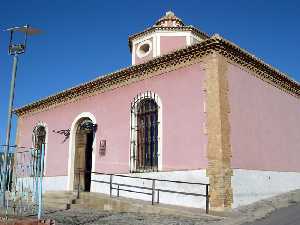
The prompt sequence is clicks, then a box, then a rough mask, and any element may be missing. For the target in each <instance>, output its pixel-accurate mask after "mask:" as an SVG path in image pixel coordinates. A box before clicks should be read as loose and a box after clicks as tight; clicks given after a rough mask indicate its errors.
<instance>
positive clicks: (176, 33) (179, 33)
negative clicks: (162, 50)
mask: <svg viewBox="0 0 300 225" xmlns="http://www.w3.org/2000/svg"><path fill="white" fill-rule="evenodd" d="M156 33H157V34H159V35H160V36H169V37H177V36H190V35H191V32H190V31H173V32H170V31H163V30H160V31H157V32H156Z"/></svg>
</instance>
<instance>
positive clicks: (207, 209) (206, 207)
mask: <svg viewBox="0 0 300 225" xmlns="http://www.w3.org/2000/svg"><path fill="white" fill-rule="evenodd" d="M205 188H206V204H205V211H206V214H208V212H209V193H208V184H206V185H205Z"/></svg>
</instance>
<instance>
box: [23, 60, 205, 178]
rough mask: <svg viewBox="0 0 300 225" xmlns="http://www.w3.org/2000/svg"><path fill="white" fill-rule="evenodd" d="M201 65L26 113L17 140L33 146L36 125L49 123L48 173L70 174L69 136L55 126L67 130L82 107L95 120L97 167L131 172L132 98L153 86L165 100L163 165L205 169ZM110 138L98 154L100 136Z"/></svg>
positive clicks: (81, 110) (173, 167)
mask: <svg viewBox="0 0 300 225" xmlns="http://www.w3.org/2000/svg"><path fill="white" fill-rule="evenodd" d="M200 67H201V65H199V64H197V65H192V66H189V67H187V68H182V69H178V70H176V71H172V72H169V73H166V74H162V75H159V76H156V77H153V78H151V79H147V80H143V81H139V82H136V83H133V84H131V85H127V86H124V87H121V88H117V89H114V90H111V91H107V92H105V93H100V94H98V95H95V96H92V97H87V98H84V99H81V100H79V101H77V102H74V103H68V104H65V105H61V106H58V107H55V108H52V109H50V110H48V111H44V112H39V113H35V114H33V115H30V116H26V117H24V118H22V119H20V121H19V132H20V133H19V141H18V142H19V143H18V144H19V145H22V146H31V145H32V143H31V134H32V130H33V127H34V126H35V125H36V124H37V123H38V122H39V121H42V122H45V123H46V124H47V125H48V130H49V132H48V146H47V153H46V154H47V155H46V157H47V162H46V175H47V176H58V175H67V174H68V171H67V170H68V154H69V153H68V151H69V140H67V141H66V142H64V143H63V142H62V141H63V139H64V136H63V135H59V134H55V133H53V132H52V130H61V129H68V128H70V127H71V124H72V122H73V121H74V119H75V118H76V116H77V115H79V114H80V113H82V112H90V113H92V114H93V115H94V116H95V117H96V120H97V124H98V130H97V132H96V137H97V143H96V146H97V147H96V149H94V151H96V152H97V153H96V171H98V172H128V170H129V156H130V103H131V101H132V100H133V98H134V97H135V96H136V95H137V94H138V93H141V92H142V93H143V92H145V91H147V90H151V91H153V92H155V93H156V94H158V95H159V97H160V99H161V101H162V117H163V118H162V124H163V130H162V133H163V134H162V135H163V136H162V142H163V147H162V152H163V157H162V159H163V170H182V169H198V168H206V166H207V159H206V158H207V157H206V150H205V149H204V146H205V144H206V141H207V140H206V136H205V135H204V134H203V122H204V119H205V116H204V113H203V96H202V91H201V87H202V82H203V76H204V75H203V70H201V69H200ZM100 139H106V141H107V152H106V156H104V157H100V156H99V140H100Z"/></svg>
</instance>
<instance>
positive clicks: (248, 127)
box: [228, 65, 300, 172]
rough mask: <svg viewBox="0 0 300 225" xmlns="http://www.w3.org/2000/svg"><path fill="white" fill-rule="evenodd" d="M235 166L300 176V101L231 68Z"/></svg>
mask: <svg viewBox="0 0 300 225" xmlns="http://www.w3.org/2000/svg"><path fill="white" fill-rule="evenodd" d="M228 78H229V100H230V108H231V110H230V124H231V146H232V155H233V156H232V166H233V168H240V169H254V170H273V171H298V172H300V163H299V159H300V100H299V99H297V98H295V97H293V96H291V95H289V94H287V93H285V92H283V91H281V90H279V89H278V88H275V87H274V86H272V85H270V84H268V83H266V82H264V81H262V80H261V79H258V78H256V77H255V76H253V75H251V74H249V73H247V72H246V71H243V70H241V69H240V68H238V67H236V66H233V65H230V66H229V70H228Z"/></svg>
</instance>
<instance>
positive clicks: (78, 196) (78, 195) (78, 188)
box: [77, 170, 81, 199]
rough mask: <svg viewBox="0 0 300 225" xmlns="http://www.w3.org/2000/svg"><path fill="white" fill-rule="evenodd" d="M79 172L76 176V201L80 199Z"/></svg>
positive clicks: (78, 171)
mask: <svg viewBox="0 0 300 225" xmlns="http://www.w3.org/2000/svg"><path fill="white" fill-rule="evenodd" d="M80 172H81V171H80V170H77V176H78V179H77V199H79V198H80Z"/></svg>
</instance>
